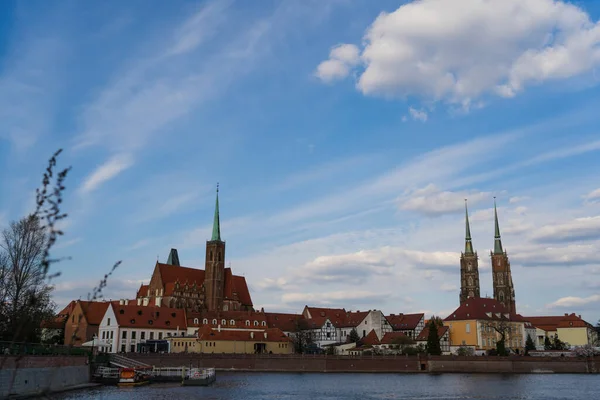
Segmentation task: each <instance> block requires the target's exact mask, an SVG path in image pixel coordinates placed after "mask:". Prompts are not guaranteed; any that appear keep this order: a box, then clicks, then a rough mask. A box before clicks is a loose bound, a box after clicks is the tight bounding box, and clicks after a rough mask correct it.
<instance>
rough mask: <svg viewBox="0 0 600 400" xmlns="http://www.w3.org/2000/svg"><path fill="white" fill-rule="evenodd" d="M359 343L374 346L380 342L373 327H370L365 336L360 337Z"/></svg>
mask: <svg viewBox="0 0 600 400" xmlns="http://www.w3.org/2000/svg"><path fill="white" fill-rule="evenodd" d="M359 343H360V345H361V346H375V345H378V344H380V342H379V339H378V338H377V334H376V333H375V330H374V329H371V332H369V334H368V335H367V336H365V337H364V338H362V339H360V340H359Z"/></svg>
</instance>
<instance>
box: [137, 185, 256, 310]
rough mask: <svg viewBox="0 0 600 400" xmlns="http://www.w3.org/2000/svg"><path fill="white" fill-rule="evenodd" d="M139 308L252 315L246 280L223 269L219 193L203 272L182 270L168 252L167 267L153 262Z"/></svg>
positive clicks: (174, 254)
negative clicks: (247, 312)
mask: <svg viewBox="0 0 600 400" xmlns="http://www.w3.org/2000/svg"><path fill="white" fill-rule="evenodd" d="M136 301H137V304H138V305H142V306H157V307H170V308H183V309H186V310H189V311H195V312H202V311H217V312H218V311H253V310H254V309H253V307H252V299H251V298H250V292H249V291H248V285H247V283H246V279H245V278H244V277H243V276H238V275H233V273H232V271H231V268H225V242H224V241H223V240H221V224H220V220H219V189H218V187H217V199H216V204H215V215H214V220H213V229H212V236H211V239H210V240H208V241H207V242H206V259H205V263H204V270H202V269H196V268H187V267H183V266H181V265H180V263H179V254H178V253H177V250H176V249H171V252H170V254H169V257H168V259H167V262H166V263H164V264H163V263H160V262H158V261H157V262H156V265H155V267H154V272H153V273H152V277H151V279H150V283H149V284H148V285H142V286H141V287H140V289H139V290H138V293H137V296H136Z"/></svg>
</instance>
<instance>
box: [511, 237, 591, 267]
mask: <svg viewBox="0 0 600 400" xmlns="http://www.w3.org/2000/svg"><path fill="white" fill-rule="evenodd" d="M598 245H600V243H598V242H594V243H588V244H570V245H567V246H547V245H535V244H533V245H531V244H530V245H523V246H520V247H517V248H515V249H512V250H513V251H511V253H510V254H511V259H512V260H514V261H515V262H517V263H520V264H522V265H524V266H532V267H539V266H549V267H554V266H556V267H572V266H581V265H594V264H600V254H599V253H598Z"/></svg>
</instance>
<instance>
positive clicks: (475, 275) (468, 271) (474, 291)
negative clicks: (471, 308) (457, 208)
mask: <svg viewBox="0 0 600 400" xmlns="http://www.w3.org/2000/svg"><path fill="white" fill-rule="evenodd" d="M465 224H466V235H465V251H464V253H461V255H460V282H461V286H460V296H459V297H460V304H463V303H464V302H466V301H467V299H468V298H475V297H479V264H478V257H477V252H475V251H473V243H472V242H471V227H470V226H469V211H468V210H467V200H465Z"/></svg>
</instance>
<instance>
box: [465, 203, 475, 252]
mask: <svg viewBox="0 0 600 400" xmlns="http://www.w3.org/2000/svg"><path fill="white" fill-rule="evenodd" d="M465 254H466V255H472V254H473V243H472V242H471V227H470V226H469V210H468V208H467V199H465Z"/></svg>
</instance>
